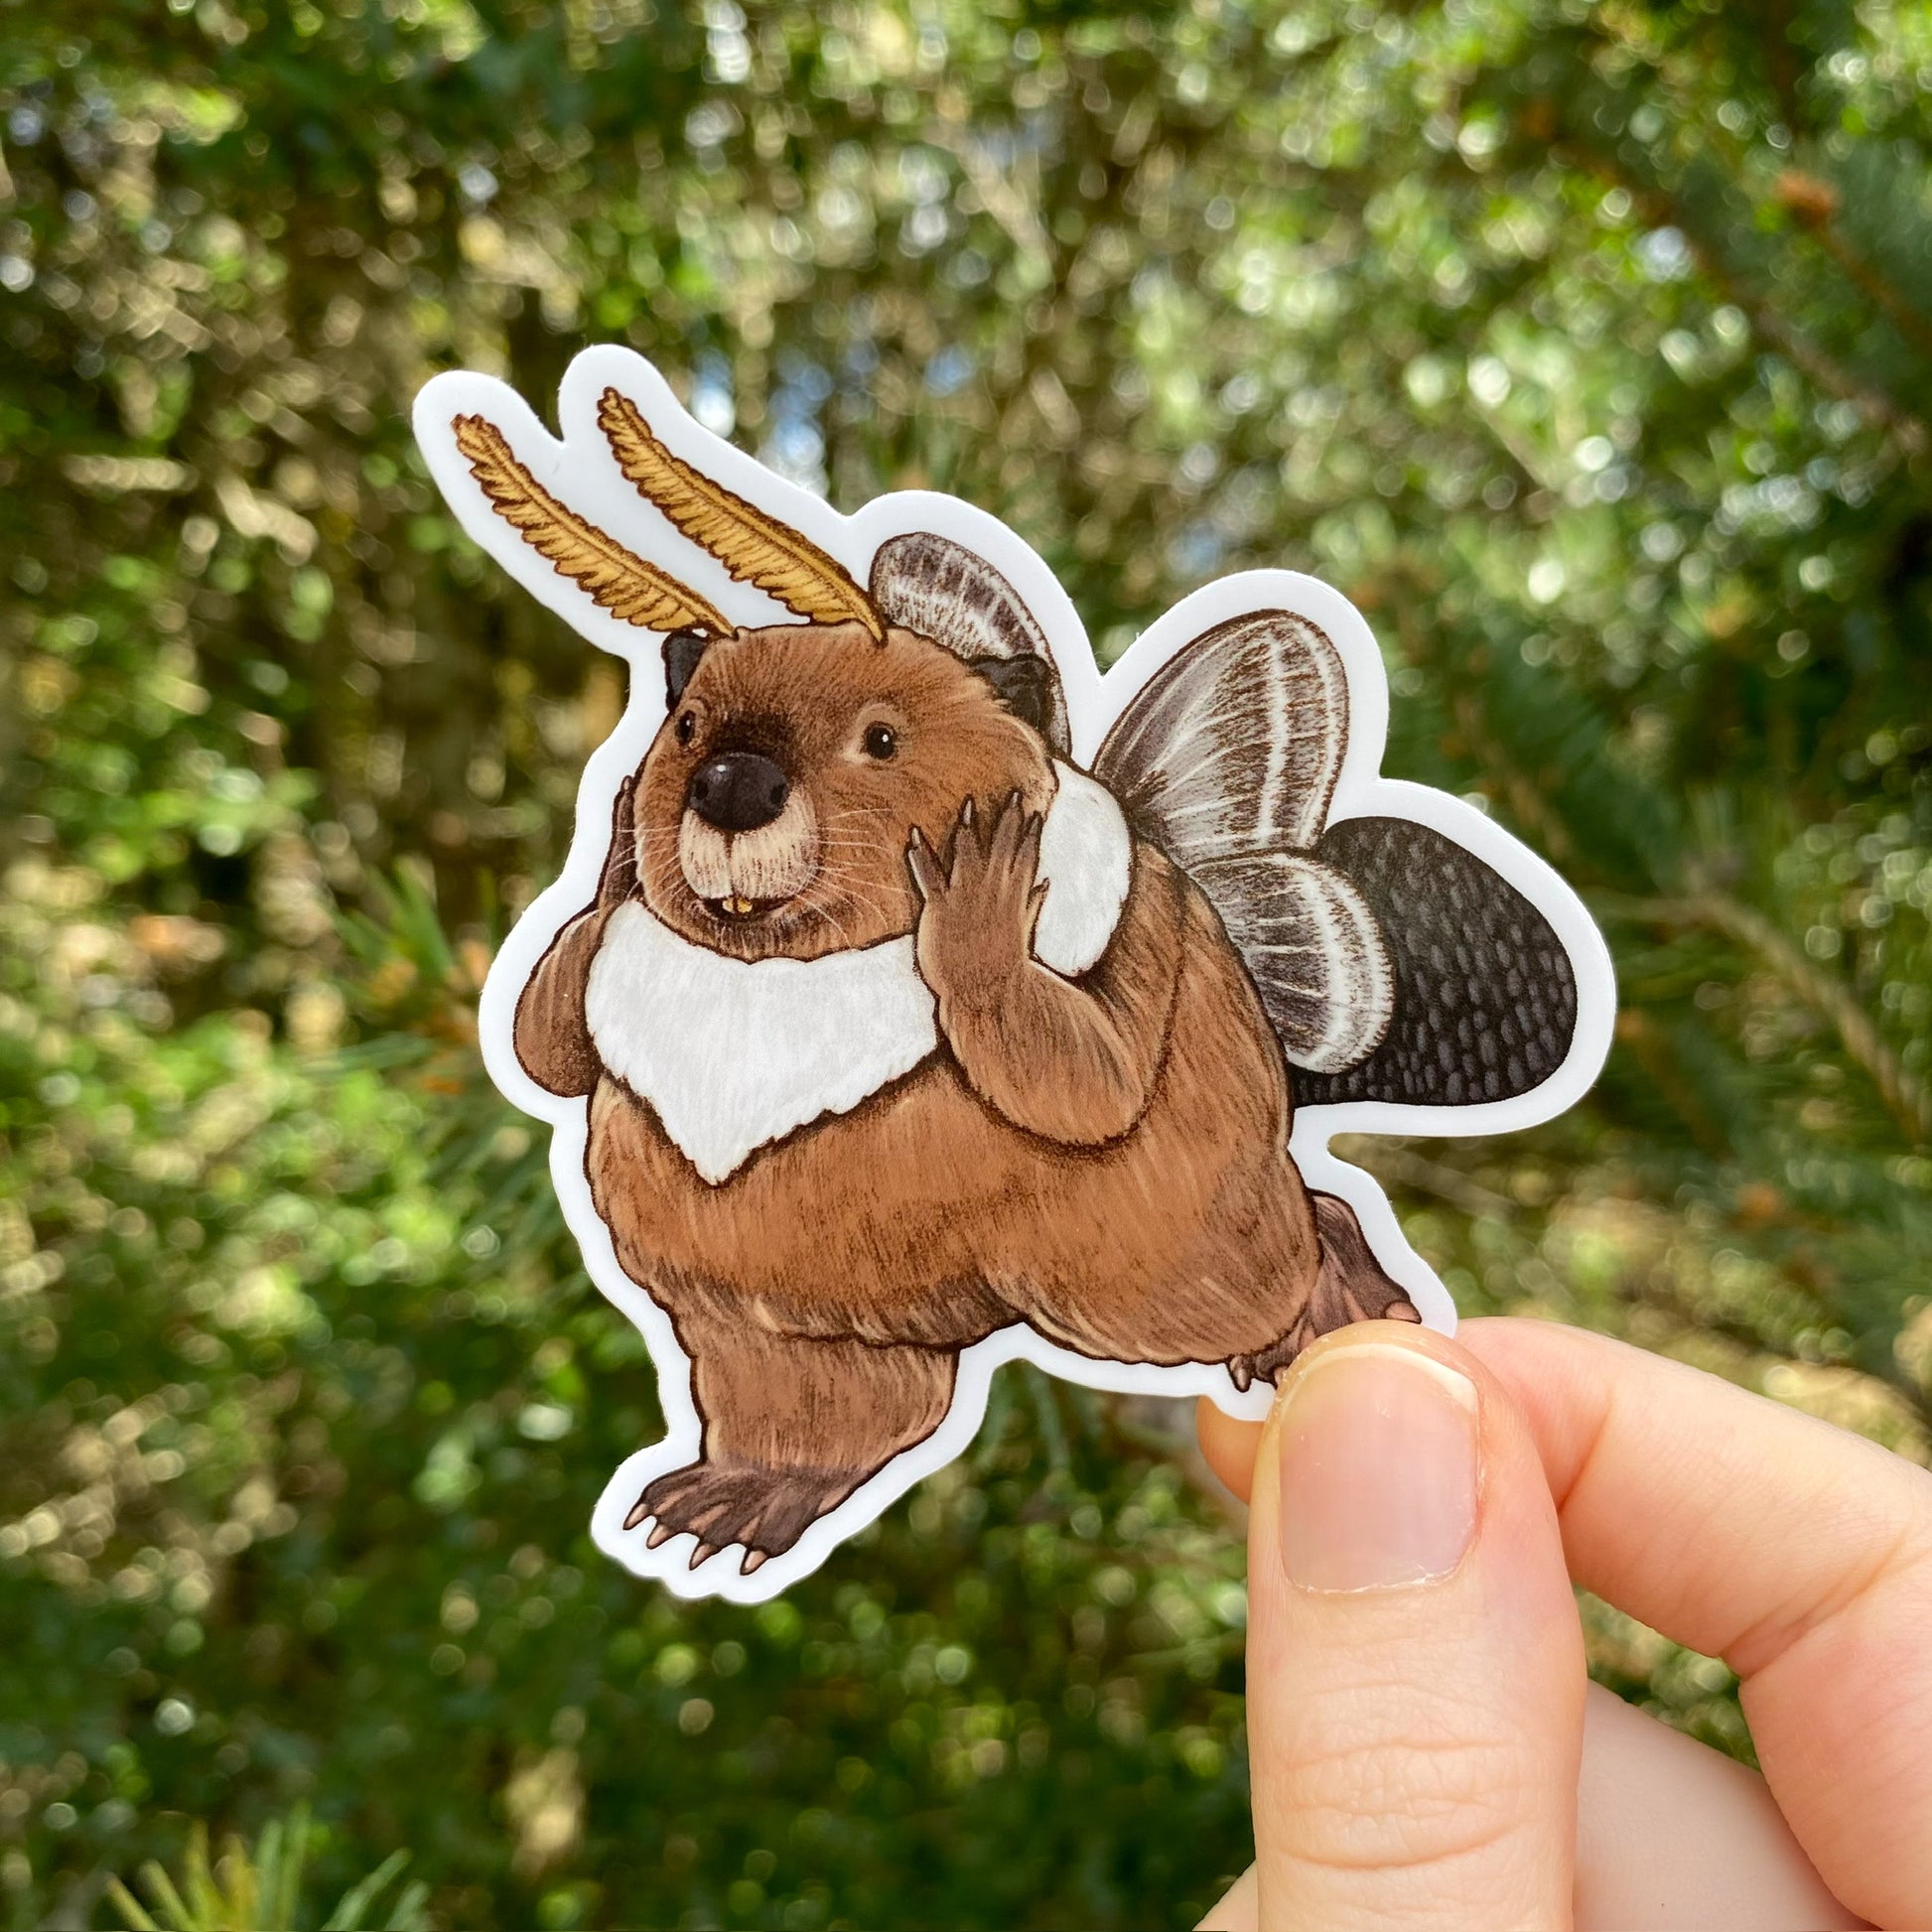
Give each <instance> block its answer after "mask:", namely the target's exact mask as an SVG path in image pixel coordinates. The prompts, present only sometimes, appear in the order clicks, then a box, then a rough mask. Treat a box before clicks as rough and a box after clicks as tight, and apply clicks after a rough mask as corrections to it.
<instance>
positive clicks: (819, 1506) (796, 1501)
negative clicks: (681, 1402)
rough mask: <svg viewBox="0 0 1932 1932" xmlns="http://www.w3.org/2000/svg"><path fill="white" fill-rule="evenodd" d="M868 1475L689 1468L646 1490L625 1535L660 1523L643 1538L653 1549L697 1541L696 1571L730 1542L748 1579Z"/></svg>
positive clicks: (730, 1465) (741, 1465)
mask: <svg viewBox="0 0 1932 1932" xmlns="http://www.w3.org/2000/svg"><path fill="white" fill-rule="evenodd" d="M866 1473H867V1472H866V1471H865V1470H863V1469H814V1468H783V1469H776V1468H768V1467H766V1466H764V1465H762V1464H759V1463H756V1462H736V1461H728V1462H692V1463H688V1464H687V1465H686V1466H685V1467H684V1468H681V1469H672V1470H671V1471H669V1473H668V1474H665V1475H661V1476H659V1477H657V1478H656V1480H655V1481H653V1482H651V1483H649V1484H647V1485H646V1486H645V1489H644V1492H643V1494H642V1495H641V1496H639V1497H638V1498H637V1501H636V1504H635V1505H634V1507H633V1508H632V1509H631V1511H630V1514H629V1515H628V1516H626V1517H625V1518H624V1519H623V1526H624V1528H625V1529H627V1530H634V1529H639V1528H641V1527H642V1526H643V1525H644V1524H645V1523H648V1522H650V1521H651V1519H652V1518H653V1517H654V1518H656V1521H655V1523H654V1525H653V1527H652V1529H651V1533H650V1535H649V1536H648V1537H647V1538H646V1539H645V1542H646V1543H647V1545H648V1547H649V1548H651V1549H653V1550H654V1549H656V1548H657V1546H658V1545H659V1544H660V1543H667V1542H669V1541H670V1539H671V1538H672V1537H674V1536H686V1535H689V1536H695V1537H696V1538H697V1540H698V1543H697V1548H696V1549H695V1550H693V1551H692V1553H691V1568H692V1569H693V1570H696V1569H697V1568H698V1567H699V1565H700V1564H703V1563H707V1562H709V1561H710V1560H711V1558H713V1557H715V1556H716V1555H717V1554H718V1552H719V1551H720V1550H725V1549H729V1548H730V1547H731V1546H732V1545H733V1544H738V1545H741V1546H742V1547H743V1549H744V1551H745V1555H744V1558H743V1559H742V1563H743V1570H744V1574H745V1575H746V1576H748V1577H749V1576H751V1575H752V1573H753V1572H754V1571H756V1570H759V1569H760V1568H762V1566H763V1565H764V1564H765V1563H766V1562H768V1561H769V1560H770V1559H771V1558H772V1557H776V1556H782V1555H783V1554H784V1553H785V1551H787V1550H789V1549H790V1548H791V1546H792V1545H793V1544H794V1543H796V1542H797V1541H798V1539H799V1538H800V1537H801V1536H803V1535H804V1533H805V1531H806V1530H807V1529H808V1528H810V1526H811V1525H812V1524H813V1523H815V1522H817V1520H818V1519H819V1518H820V1517H821V1516H823V1515H824V1514H825V1513H826V1511H827V1510H830V1509H836V1508H837V1507H838V1505H839V1504H840V1503H842V1502H844V1500H845V1499H846V1497H847V1496H849V1495H850V1494H851V1493H852V1492H853V1490H854V1489H856V1488H857V1487H858V1486H859V1484H860V1482H861V1481H862V1480H863V1479H864V1477H865V1475H866Z"/></svg>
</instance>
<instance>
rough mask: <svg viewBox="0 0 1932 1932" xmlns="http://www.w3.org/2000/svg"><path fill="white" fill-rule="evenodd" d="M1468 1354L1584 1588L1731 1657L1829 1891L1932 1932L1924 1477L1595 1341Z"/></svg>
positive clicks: (1930, 1600) (1713, 1385) (1781, 1790)
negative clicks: (1525, 1438) (1533, 1448)
mask: <svg viewBox="0 0 1932 1932" xmlns="http://www.w3.org/2000/svg"><path fill="white" fill-rule="evenodd" d="M1459 1338H1460V1339H1461V1340H1462V1341H1464V1343H1465V1344H1466V1345H1467V1346H1468V1348H1469V1349H1470V1350H1471V1352H1472V1353H1474V1354H1475V1355H1476V1356H1477V1357H1478V1358H1479V1359H1481V1360H1482V1361H1483V1362H1485V1363H1486V1364H1487V1365H1488V1367H1489V1368H1490V1369H1491V1370H1492V1371H1493V1372H1494V1374H1495V1375H1496V1376H1497V1378H1498V1379H1499V1380H1500V1381H1501V1382H1502V1383H1503V1384H1504V1386H1505V1387H1507V1388H1508V1389H1509V1391H1510V1393H1511V1394H1512V1395H1513V1396H1514V1397H1515V1399H1516V1401H1517V1403H1518V1404H1519V1405H1520V1406H1521V1408H1522V1410H1523V1412H1524V1415H1525V1416H1526V1418H1527V1419H1528V1421H1529V1425H1530V1429H1531V1433H1532V1434H1533V1436H1534V1437H1535V1439H1536V1443H1537V1447H1538V1449H1539V1451H1540V1453H1541V1455H1542V1458H1543V1465H1544V1469H1545V1471H1546V1473H1547V1474H1548V1476H1549V1479H1550V1487H1551V1490H1552V1492H1553V1493H1554V1495H1555V1497H1556V1500H1557V1508H1558V1514H1559V1520H1560V1521H1561V1523H1562V1527H1563V1540H1564V1549H1565V1552H1566V1554H1567V1556H1568V1559H1569V1563H1570V1569H1571V1574H1572V1575H1573V1576H1574V1577H1575V1578H1576V1580H1577V1582H1578V1583H1580V1584H1582V1585H1583V1586H1584V1587H1586V1588H1587V1589H1591V1590H1594V1591H1595V1592H1596V1593H1597V1594H1598V1595H1599V1596H1602V1597H1604V1598H1605V1599H1607V1600H1608V1601H1610V1602H1612V1603H1615V1604H1616V1605H1617V1606H1618V1607H1619V1608H1621V1609H1623V1610H1626V1611H1628V1612H1629V1614H1630V1615H1632V1616H1635V1617H1638V1618H1640V1619H1641V1620H1642V1621H1643V1622H1645V1623H1648V1624H1651V1625H1652V1626H1654V1627H1655V1628H1657V1629H1659V1630H1662V1631H1663V1632H1664V1633H1665V1634H1666V1635H1667V1636H1670V1637H1672V1638H1674V1639H1675V1640H1676V1641H1677V1642H1679V1643H1682V1644H1687V1645H1689V1646H1690V1647H1691V1648H1692V1649H1694V1650H1701V1651H1704V1652H1706V1653H1708V1654H1710V1655H1714V1656H1719V1657H1722V1658H1724V1660H1725V1662H1726V1663H1727V1664H1728V1665H1729V1666H1730V1667H1731V1669H1733V1670H1734V1671H1735V1672H1736V1673H1737V1675H1738V1676H1739V1678H1740V1679H1742V1680H1743V1685H1742V1693H1741V1695H1742V1701H1743V1706H1744V1714H1745V1716H1746V1718H1747V1719H1748V1720H1749V1722H1750V1726H1751V1736H1752V1739H1753V1741H1754V1742H1755V1744H1756V1746H1757V1754H1758V1760H1759V1762H1760V1763H1761V1764H1762V1766H1763V1769H1764V1774H1765V1777H1766V1778H1767V1779H1768V1780H1769V1782H1770V1785H1771V1789H1772V1791H1773V1792H1774V1793H1775V1795H1776V1797H1777V1800H1778V1803H1779V1806H1780V1807H1781V1808H1782V1810H1783V1812H1784V1814H1785V1817H1786V1818H1787V1819H1788V1820H1789V1821H1790V1823H1791V1826H1792V1828H1793V1830H1794V1831H1795V1832H1796V1833H1797V1835H1798V1838H1799V1841H1800V1843H1802V1844H1803V1846H1804V1848H1805V1850H1806V1851H1807V1852H1808V1853H1809V1854H1810V1856H1811V1859H1812V1861H1813V1863H1815V1864H1816V1865H1817V1867H1818V1870H1819V1873H1820V1875H1821V1876H1822V1877H1823V1878H1824V1879H1825V1882H1826V1883H1827V1884H1828V1885H1830V1886H1831V1888H1832V1889H1833V1891H1835V1892H1836V1893H1837V1894H1838V1896H1839V1897H1840V1898H1842V1899H1843V1900H1844V1901H1845V1902H1846V1904H1847V1905H1849V1906H1851V1907H1852V1909H1853V1910H1854V1911H1857V1912H1861V1913H1863V1915H1864V1916H1865V1917H1866V1918H1868V1919H1873V1920H1876V1921H1877V1922H1879V1923H1881V1924H1893V1925H1896V1924H1928V1923H1932V1789H1928V1786H1927V1781H1926V1779H1925V1775H1924V1765H1925V1762H1926V1759H1927V1756H1928V1754H1929V1753H1932V1653H1928V1650H1927V1646H1926V1643H1925V1632H1926V1630H1927V1628H1928V1625H1929V1624H1932V1474H1928V1473H1927V1472H1926V1471H1925V1470H1924V1469H1921V1468H1918V1467H1916V1466H1914V1465H1913V1464H1912V1463H1909V1462H1907V1461H1905V1460H1904V1459H1903V1458H1902V1457H1900V1456H1896V1455H1893V1454H1891V1453H1890V1452H1889V1451H1887V1450H1885V1449H1880V1448H1878V1447H1877V1446H1876V1445H1875V1444H1872V1443H1867V1442H1865V1441H1864V1440H1863V1438H1861V1437H1857V1436H1853V1435H1850V1434H1848V1433H1847V1432H1846V1431H1844V1430H1840V1429H1835V1428H1833V1427H1832V1426H1831V1425H1830V1424H1827V1423H1823V1422H1819V1421H1817V1420H1815V1419H1814V1418H1812V1417H1809V1416H1804V1415H1800V1414H1798V1413H1797V1412H1796V1411H1794V1410H1790V1409H1786V1408H1783V1407H1781V1406H1780V1405H1778V1404H1776V1403H1773V1402H1768V1401H1766V1400H1765V1399H1764V1398H1763V1397H1761V1396H1756V1395H1752V1394H1749V1393H1748V1392H1746V1391H1745V1390H1742V1389H1739V1388H1736V1387H1734V1386H1733V1385H1732V1384H1730V1383H1728V1382H1725V1381H1721V1380H1720V1379H1719V1378H1718V1377H1716V1376H1713V1375H1707V1374H1705V1373H1703V1372H1702V1371H1701V1370H1698V1369H1694V1368H1689V1367H1686V1366H1685V1365H1684V1364H1682V1363H1679V1362H1672V1361H1668V1360H1665V1359H1663V1358H1662V1357H1659V1356H1655V1355H1649V1354H1646V1353H1644V1352H1643V1351H1641V1350H1639V1349H1636V1348H1631V1347H1628V1346H1627V1345H1625V1344H1624V1343H1622V1342H1617V1341H1611V1340H1609V1339H1607V1338H1606V1337H1604V1336H1601V1335H1592V1334H1587V1333H1584V1332H1583V1331H1581V1330H1579V1329H1574V1328H1564V1327H1560V1326H1558V1325H1557V1324H1555V1323H1553V1322H1537V1321H1512V1320H1488V1321H1471V1322H1468V1323H1466V1324H1465V1325H1464V1326H1463V1328H1462V1329H1461V1330H1460V1333H1459Z"/></svg>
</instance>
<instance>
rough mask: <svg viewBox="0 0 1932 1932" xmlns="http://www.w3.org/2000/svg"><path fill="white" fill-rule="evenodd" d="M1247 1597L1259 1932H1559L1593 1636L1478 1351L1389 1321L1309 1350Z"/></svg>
mask: <svg viewBox="0 0 1932 1932" xmlns="http://www.w3.org/2000/svg"><path fill="white" fill-rule="evenodd" d="M1248 1597H1249V1608H1248V1736H1249V1757H1250V1763H1251V1766H1252V1775H1253V1785H1254V1816H1255V1856H1256V1872H1257V1877H1258V1880H1259V1887H1260V1896H1259V1907H1260V1925H1261V1928H1262V1932H1275V1929H1276V1928H1281V1929H1282V1932H1287V1928H1291V1927H1292V1928H1293V1932H1324V1928H1335V1932H1341V1928H1344V1927H1346V1928H1350V1932H1353V1928H1357V1927H1360V1926H1364V1925H1389V1926H1399V1925H1407V1924H1414V1925H1417V1926H1425V1925H1426V1926H1429V1927H1431V1928H1439V1929H1440V1932H1465V1928H1466V1932H1476V1928H1480V1929H1481V1932H1506V1928H1538V1929H1539V1932H1540V1929H1541V1928H1546V1927H1547V1928H1561V1927H1567V1926H1568V1925H1569V1924H1570V1910H1571V1871H1572V1865H1573V1863H1574V1858H1575V1845H1576V1814H1577V1772H1578V1761H1579V1757H1580V1755H1581V1752H1582V1748H1583V1723H1584V1654H1583V1636H1582V1631H1581V1629H1580V1626H1579V1623H1578V1618H1577V1608H1576V1601H1575V1598H1574V1597H1573V1596H1572V1594H1571V1588H1570V1581H1569V1578H1568V1576H1567V1575H1566V1573H1565V1569H1564V1560H1563V1546H1562V1542H1561V1540H1560V1538H1559V1535H1558V1530H1557V1518H1556V1509H1555V1506H1554V1504H1553V1503H1552V1501H1551V1499H1550V1491H1549V1486H1548V1484H1547V1482H1546V1481H1545V1478H1544V1474H1543V1466H1542V1463H1541V1462H1540V1460H1539V1459H1538V1457H1537V1454H1536V1450H1535V1449H1534V1447H1533V1445H1532V1444H1531V1442H1530V1439H1529V1436H1528V1434H1527V1432H1526V1430H1525V1428H1524V1426H1523V1424H1522V1423H1521V1421H1520V1420H1519V1419H1518V1417H1517V1414H1516V1412H1515V1410H1514V1409H1513V1408H1512V1406H1511V1405H1510V1402H1509V1399H1508V1398H1507V1397H1506V1396H1505V1395H1504V1394H1503V1392H1502V1389H1501V1386H1500V1385H1499V1384H1498V1383H1497V1382H1496V1381H1495V1380H1494V1378H1493V1377H1491V1376H1490V1375H1489V1374H1488V1372H1487V1371H1486V1370H1485V1369H1484V1368H1483V1367H1482V1366H1481V1364H1480V1363H1478V1362H1477V1361H1475V1359H1474V1358H1473V1357H1472V1356H1470V1355H1469V1354H1467V1353H1466V1352H1465V1351H1463V1350H1462V1349H1460V1348H1458V1347H1456V1346H1455V1345H1454V1344H1453V1343H1452V1342H1449V1341H1446V1340H1444V1339H1443V1337H1441V1336H1440V1335H1434V1334H1429V1333H1426V1332H1424V1331H1422V1330H1419V1329H1417V1328H1414V1327H1409V1326H1406V1325H1402V1324H1398V1323H1395V1322H1384V1321H1376V1322H1364V1323H1361V1324H1358V1325H1356V1326H1353V1327H1350V1328H1347V1329H1344V1330H1341V1331H1339V1332H1338V1333H1336V1334H1334V1335H1331V1336H1329V1337H1327V1338H1326V1339H1324V1340H1323V1341H1321V1342H1319V1343H1317V1344H1316V1345H1315V1346H1314V1347H1313V1348H1311V1350H1310V1351H1309V1352H1308V1353H1307V1354H1306V1355H1304V1356H1303V1357H1302V1358H1301V1360H1300V1361H1298V1362H1297V1363H1296V1365H1295V1367H1294V1369H1293V1370H1292V1371H1291V1373H1290V1375H1289V1376H1288V1378H1287V1380H1286V1381H1285V1383H1284V1385H1283V1387H1282V1391H1281V1394H1280V1396H1279V1397H1278V1399H1277V1401H1276V1403H1275V1407H1274V1411H1273V1413H1272V1414H1271V1415H1270V1417H1269V1419H1268V1425H1267V1428H1266V1430H1265V1432H1264V1434H1263V1437H1262V1442H1261V1449H1260V1455H1259V1458H1258V1460H1257V1462H1256V1466H1255V1484H1254V1498H1253V1513H1252V1515H1251V1517H1250V1526H1249V1545H1248Z"/></svg>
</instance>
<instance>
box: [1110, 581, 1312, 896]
mask: <svg viewBox="0 0 1932 1932" xmlns="http://www.w3.org/2000/svg"><path fill="white" fill-rule="evenodd" d="M1347 744H1348V680H1347V676H1346V674H1345V673H1344V671H1343V669H1342V662H1341V655H1340V653H1339V652H1338V651H1337V650H1336V649H1335V647H1334V645H1333V644H1332V643H1331V642H1330V641H1329V639H1328V635H1327V633H1326V632H1325V631H1324V630H1322V629H1321V627H1320V626H1319V625H1318V624H1314V623H1311V622H1310V621H1309V620H1308V619H1307V618H1303V617H1298V616H1296V615H1295V614H1294V613H1293V612H1291V611H1257V612H1254V613H1252V614H1251V615H1249V616H1247V617H1243V618H1234V619H1231V620H1230V621H1228V622H1226V623H1221V624H1216V625H1215V626H1214V628H1213V629H1211V630H1205V631H1203V632H1202V633H1201V634H1200V635H1199V636H1198V637H1196V638H1195V639H1194V640H1193V642H1192V643H1190V644H1188V645H1187V646H1186V647H1185V648H1184V649H1182V650H1180V651H1178V652H1176V653H1175V655H1174V656H1173V657H1172V658H1170V659H1169V660H1168V662H1167V663H1166V664H1164V665H1163V666H1162V667H1161V669H1160V670H1159V671H1157V672H1156V673H1155V675H1154V677H1153V679H1152V681H1151V682H1150V683H1149V684H1148V685H1147V687H1146V688H1145V689H1144V690H1142V691H1141V692H1140V693H1138V695H1137V696H1136V697H1135V698H1134V700H1133V702H1132V703H1131V704H1129V706H1128V707H1127V709H1126V710H1125V711H1124V712H1123V713H1122V714H1121V716H1120V717H1119V719H1118V720H1117V721H1116V722H1115V724H1114V727H1113V729H1112V730H1111V731H1110V732H1109V733H1108V734H1107V742H1106V743H1105V744H1104V745H1103V746H1102V747H1101V748H1100V756H1099V758H1098V759H1095V761H1094V776H1095V777H1097V778H1098V779H1099V780H1100V781H1101V783H1102V784H1104V785H1106V786H1107V788H1108V789H1109V790H1110V791H1111V792H1112V793H1113V794H1114V796H1115V797H1116V798H1118V799H1119V800H1120V803H1121V808H1122V810H1124V811H1125V812H1126V814H1127V816H1128V817H1129V818H1130V819H1131V820H1133V822H1134V824H1135V825H1136V826H1137V827H1138V828H1139V829H1140V830H1141V831H1142V832H1143V833H1144V834H1145V836H1146V837H1148V838H1149V839H1151V840H1153V842H1154V843H1155V844H1156V845H1158V846H1159V847H1160V848H1161V849H1162V851H1163V852H1165V853H1166V854H1167V855H1168V857H1169V858H1171V859H1172V860H1173V862H1174V864H1175V865H1177V866H1179V867H1180V868H1181V870H1182V871H1183V872H1188V873H1192V872H1193V871H1194V870H1195V869H1196V868H1197V867H1198V866H1199V865H1200V864H1202V863H1203V862H1204V861H1207V860H1213V859H1232V858H1239V857H1241V856H1242V855H1244V854H1251V853H1260V852H1306V851H1307V850H1308V849H1309V848H1310V847H1311V845H1313V844H1314V842H1315V840H1316V839H1317V838H1318V837H1319V836H1320V834H1321V828H1322V826H1323V824H1324V823H1325V822H1326V820H1327V816H1328V801H1329V799H1330V798H1332V797H1333V795H1334V789H1335V779H1336V777H1337V775H1338V774H1339V773H1340V770H1341V759H1342V753H1343V752H1344V751H1345V750H1346V749H1347Z"/></svg>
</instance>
